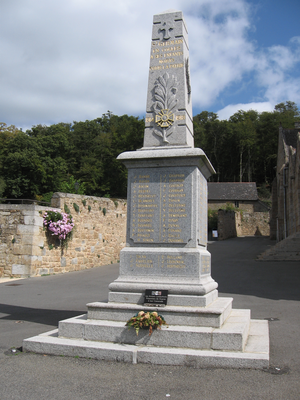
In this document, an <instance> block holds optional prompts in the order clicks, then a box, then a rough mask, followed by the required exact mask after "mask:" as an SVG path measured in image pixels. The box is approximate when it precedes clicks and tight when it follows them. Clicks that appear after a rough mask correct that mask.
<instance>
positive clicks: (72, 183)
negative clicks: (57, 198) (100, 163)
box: [60, 175, 85, 201]
mask: <svg viewBox="0 0 300 400" xmlns="http://www.w3.org/2000/svg"><path fill="white" fill-rule="evenodd" d="M60 191H61V192H63V193H75V194H84V193H85V184H84V183H82V182H81V181H80V179H78V180H76V179H75V178H74V176H73V175H70V176H69V179H68V181H64V182H62V183H61V186H60ZM83 201H85V200H83Z"/></svg>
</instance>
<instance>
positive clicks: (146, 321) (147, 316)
mask: <svg viewBox="0 0 300 400" xmlns="http://www.w3.org/2000/svg"><path fill="white" fill-rule="evenodd" d="M161 325H166V321H165V320H164V317H162V316H161V315H159V314H158V313H157V312H156V311H154V312H146V313H145V311H140V312H139V313H137V314H136V315H135V316H134V317H132V318H130V319H129V320H128V321H127V322H126V326H129V328H130V327H132V326H133V327H134V329H135V331H136V334H137V335H138V334H139V330H140V329H145V328H149V336H150V335H151V333H152V332H153V329H161Z"/></svg>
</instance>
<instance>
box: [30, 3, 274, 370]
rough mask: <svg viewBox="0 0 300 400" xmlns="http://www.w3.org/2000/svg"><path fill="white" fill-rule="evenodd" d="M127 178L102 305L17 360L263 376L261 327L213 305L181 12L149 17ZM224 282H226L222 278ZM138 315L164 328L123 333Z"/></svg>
mask: <svg viewBox="0 0 300 400" xmlns="http://www.w3.org/2000/svg"><path fill="white" fill-rule="evenodd" d="M118 159H119V160H120V162H123V163H124V164H125V166H126V167H127V169H128V212H127V232H126V246H125V247H124V248H123V249H122V250H121V253H120V272H119V277H118V278H117V279H116V280H115V281H114V282H112V283H111V284H110V285H109V293H108V302H106V303H104V302H93V303H89V304H87V314H85V315H80V316H78V317H75V318H70V319H67V320H63V321H60V322H59V327H58V329H56V330H54V331H50V332H47V333H45V334H42V335H39V336H36V337H33V338H29V339H25V340H24V343H23V348H24V350H25V351H33V352H36V353H46V354H54V355H68V356H79V357H91V358H94V359H104V360H118V361H124V362H130V363H151V364H164V365H187V366H193V367H200V368H201V367H232V368H265V367H268V365H269V333H268V322H267V321H262V320H251V316H250V310H235V309H232V300H233V299H232V298H228V297H226V298H221V297H219V296H218V291H217V287H218V284H217V283H216V282H215V281H214V280H213V278H212V277H211V257H210V253H209V252H208V251H207V179H208V178H209V177H210V176H211V175H212V174H213V173H214V169H213V167H212V165H211V164H210V162H209V160H208V158H207V157H206V155H205V153H204V152H203V151H202V150H201V149H198V148H194V140H193V123H192V93H191V80H190V70H189V47H188V34H187V28H186V24H185V21H184V18H183V15H182V12H180V11H175V10H169V11H166V12H164V13H161V14H157V15H154V18H153V30H152V42H151V53H150V69H149V83H148V94H147V109H146V118H145V134H144V144H143V147H142V148H141V149H139V150H137V151H130V152H125V153H122V154H120V155H119V156H118ZM228 279H230V277H228ZM141 311H144V312H145V313H155V315H157V314H156V313H158V314H159V315H161V316H162V317H163V318H164V320H165V322H166V325H163V326H161V329H154V330H153V332H152V334H151V335H149V330H148V329H140V331H139V332H138V335H136V332H135V329H134V328H133V327H131V328H130V329H129V328H128V326H125V325H126V322H127V321H128V320H129V319H131V318H132V317H134V316H135V315H137V314H138V313H140V312H141Z"/></svg>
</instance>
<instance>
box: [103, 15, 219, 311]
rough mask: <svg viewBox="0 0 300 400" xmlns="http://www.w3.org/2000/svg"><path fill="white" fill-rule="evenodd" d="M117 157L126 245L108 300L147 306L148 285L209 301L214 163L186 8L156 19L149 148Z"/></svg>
mask: <svg viewBox="0 0 300 400" xmlns="http://www.w3.org/2000/svg"><path fill="white" fill-rule="evenodd" d="M118 159H119V160H121V161H122V162H123V163H124V164H125V165H126V167H127V168H128V210H127V213H128V220H127V240H126V242H127V243H126V247H125V248H124V249H123V250H122V251H121V255H120V276H119V278H118V279H117V280H116V281H114V282H113V283H112V284H111V285H110V286H109V288H110V294H109V301H115V302H129V303H138V304H141V303H142V302H143V298H144V293H145V290H146V289H151V288H157V289H161V290H168V293H169V298H168V304H169V305H190V304H195V305H196V304H197V305H201V306H205V305H207V304H209V303H210V302H212V301H213V300H214V299H215V298H216V297H217V291H216V288H217V284H216V282H215V281H214V280H213V279H212V278H211V275H210V253H209V252H208V251H207V249H206V245H207V179H208V178H209V176H210V175H211V174H212V173H214V169H213V167H212V166H211V164H210V162H209V160H208V159H207V157H206V155H205V154H204V152H203V151H202V150H201V149H195V148H194V138H193V121H192V100H191V83H190V70H189V49H188V36H187V29H186V25H185V22H184V19H183V16H182V12H181V11H173V10H170V11H167V12H165V13H163V14H158V15H155V16H154V18H153V30H152V43H151V53H150V68H149V83H148V94H147V114H146V119H145V134H144V146H143V148H142V149H140V150H139V151H135V152H125V153H122V154H121V155H120V156H119V157H118ZM190 296H194V297H193V298H191V297H190Z"/></svg>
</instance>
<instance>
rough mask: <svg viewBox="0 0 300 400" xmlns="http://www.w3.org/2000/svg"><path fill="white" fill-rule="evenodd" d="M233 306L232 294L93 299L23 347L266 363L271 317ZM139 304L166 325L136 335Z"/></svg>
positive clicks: (218, 363) (196, 362)
mask: <svg viewBox="0 0 300 400" xmlns="http://www.w3.org/2000/svg"><path fill="white" fill-rule="evenodd" d="M215 292H216V291H215ZM124 295H125V294H124ZM130 295H132V293H130ZM231 306H232V298H220V297H217V298H216V299H215V300H214V301H212V302H211V303H210V304H209V305H208V306H205V307H199V306H193V307H191V306H186V307H184V306H176V305H168V306H166V307H163V308H162V307H143V306H141V305H139V304H132V303H114V302H109V303H100V302H96V303H90V304H88V305H87V307H88V313H87V314H85V315H80V316H78V317H75V318H69V319H66V320H63V321H60V322H59V328H58V329H56V330H53V331H50V332H47V333H45V334H42V335H38V336H35V337H32V338H29V339H25V340H24V342H23V350H24V351H32V352H35V353H41V354H52V355H65V356H72V357H74V356H78V357H88V358H93V359H97V360H110V361H124V362H131V363H151V364H161V365H185V366H191V367H195V368H204V367H229V368H257V369H262V368H267V367H268V366H269V332H268V322H267V321H262V320H251V319H250V310H234V309H232V307H231ZM141 309H144V310H147V311H157V312H158V313H161V314H163V316H164V318H165V320H166V322H167V324H168V325H165V326H162V327H161V330H154V331H153V333H152V335H151V336H149V332H148V330H140V331H139V334H138V336H137V335H136V333H135V330H134V329H133V328H130V329H128V327H126V326H125V323H126V321H127V320H128V319H129V318H131V317H132V316H133V315H135V314H136V313H137V312H138V311H140V310H141Z"/></svg>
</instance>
